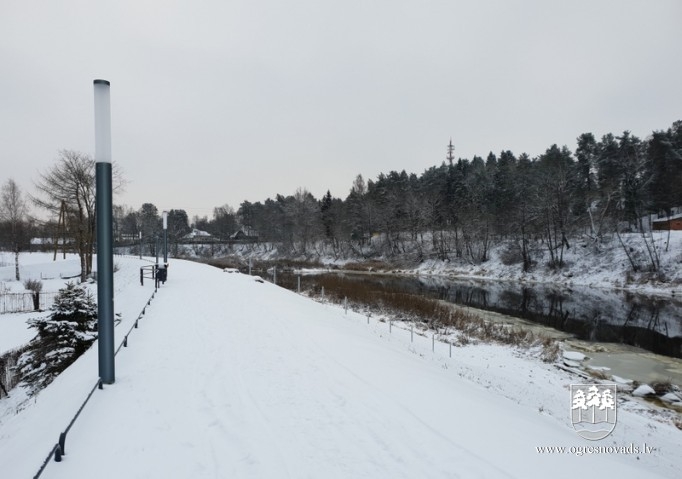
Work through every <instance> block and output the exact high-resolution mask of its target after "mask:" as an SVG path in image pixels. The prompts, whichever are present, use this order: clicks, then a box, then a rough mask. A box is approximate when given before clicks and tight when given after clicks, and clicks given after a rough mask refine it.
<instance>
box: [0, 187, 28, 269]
mask: <svg viewBox="0 0 682 479" xmlns="http://www.w3.org/2000/svg"><path fill="white" fill-rule="evenodd" d="M27 212H28V208H27V206H26V201H25V200H24V198H23V196H22V194H21V190H20V189H19V186H18V185H17V184H16V182H15V181H14V180H13V179H12V178H10V179H9V180H7V183H5V184H4V185H3V187H2V195H1V196H0V221H3V222H5V223H7V224H8V226H9V228H8V232H9V243H10V245H11V247H12V251H13V252H14V265H15V277H16V280H17V281H20V280H21V276H20V274H19V252H20V251H21V244H22V239H23V230H24V227H25V224H26V214H27Z"/></svg>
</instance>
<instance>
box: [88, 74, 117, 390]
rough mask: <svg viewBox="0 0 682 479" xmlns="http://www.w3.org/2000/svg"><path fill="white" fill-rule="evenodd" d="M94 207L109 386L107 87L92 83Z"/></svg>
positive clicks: (104, 377) (100, 339) (101, 344)
mask: <svg viewBox="0 0 682 479" xmlns="http://www.w3.org/2000/svg"><path fill="white" fill-rule="evenodd" d="M93 84H94V89H95V188H96V190H95V193H96V194H95V205H96V208H97V210H96V213H97V332H98V335H97V344H98V348H99V377H100V380H101V381H102V382H103V383H105V384H113V382H114V381H115V371H114V249H113V228H112V202H111V196H112V187H111V99H110V93H109V89H110V83H109V82H108V81H107V80H95V81H94V82H93Z"/></svg>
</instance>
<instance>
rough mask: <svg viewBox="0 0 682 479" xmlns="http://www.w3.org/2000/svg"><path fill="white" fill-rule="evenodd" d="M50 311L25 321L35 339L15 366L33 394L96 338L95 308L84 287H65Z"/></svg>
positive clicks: (90, 296) (76, 357) (71, 285)
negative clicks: (33, 331) (33, 329)
mask: <svg viewBox="0 0 682 479" xmlns="http://www.w3.org/2000/svg"><path fill="white" fill-rule="evenodd" d="M50 309H51V311H52V314H51V315H49V316H46V317H42V318H35V319H30V320H29V321H28V324H29V326H30V327H32V328H35V329H36V330H37V331H38V335H37V336H36V338H35V339H33V340H32V341H31V343H30V345H31V348H30V349H29V350H28V351H27V352H26V353H24V354H23V355H22V356H21V358H20V359H19V362H18V367H19V368H20V370H21V375H22V381H23V382H25V383H26V384H27V385H29V386H30V388H31V393H32V394H35V393H37V392H38V391H40V390H41V389H43V388H44V387H45V386H47V385H48V384H50V383H51V382H52V381H53V380H54V379H55V378H56V377H57V375H59V373H61V372H62V371H64V370H65V369H66V368H67V367H68V366H69V365H71V364H72V363H73V362H74V361H75V360H76V359H78V357H79V356H80V355H81V354H83V353H84V352H85V351H87V349H88V348H89V347H90V345H91V344H92V343H93V342H94V340H95V338H96V337H97V332H96V330H97V304H96V303H95V301H94V299H93V297H92V294H90V293H89V292H88V291H87V290H86V289H85V286H83V285H77V284H75V283H68V284H67V285H66V287H64V288H62V289H60V290H59V294H58V295H57V297H56V298H55V302H54V305H53V306H52V308H50Z"/></svg>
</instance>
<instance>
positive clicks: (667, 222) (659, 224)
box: [651, 213, 682, 231]
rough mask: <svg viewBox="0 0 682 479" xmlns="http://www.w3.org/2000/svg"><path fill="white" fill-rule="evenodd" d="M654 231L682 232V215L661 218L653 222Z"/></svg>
mask: <svg viewBox="0 0 682 479" xmlns="http://www.w3.org/2000/svg"><path fill="white" fill-rule="evenodd" d="M651 228H652V229H653V230H654V231H667V230H671V231H682V213H681V214H678V215H674V216H668V217H667V218H659V219H657V220H653V221H652V222H651Z"/></svg>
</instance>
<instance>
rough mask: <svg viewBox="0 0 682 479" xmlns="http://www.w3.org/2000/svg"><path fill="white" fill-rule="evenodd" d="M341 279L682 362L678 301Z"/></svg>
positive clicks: (507, 286) (307, 282) (309, 283)
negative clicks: (387, 288)
mask: <svg viewBox="0 0 682 479" xmlns="http://www.w3.org/2000/svg"><path fill="white" fill-rule="evenodd" d="M325 276H326V275H324V274H323V275H316V276H304V277H303V278H302V281H303V284H304V287H308V288H310V287H314V284H316V283H318V282H320V281H321V280H323V278H324V277H325ZM344 278H345V279H346V280H348V281H358V282H361V283H362V285H363V288H372V287H381V288H382V289H385V288H386V287H389V288H391V289H392V290H394V291H396V292H408V293H412V294H420V295H424V296H428V297H431V298H436V299H440V300H445V301H449V302H452V303H456V304H461V305H466V306H470V307H473V308H479V309H484V310H489V311H495V312H498V313H501V314H506V315H509V316H515V317H520V318H523V319H527V320H529V321H533V322H535V323H539V324H543V325H545V326H549V327H551V328H554V329H558V330H560V331H565V332H567V333H570V334H573V335H575V336H576V337H577V338H579V339H582V340H586V341H594V342H606V343H621V344H628V345H632V346H637V347H640V348H643V349H646V350H648V351H651V352H654V353H657V354H662V355H665V356H671V357H676V358H682V303H681V302H679V301H677V300H676V299H674V298H670V299H661V298H654V297H650V296H645V295H640V294H634V293H631V292H621V291H607V290H598V289H594V288H587V287H582V288H580V287H572V288H565V289H558V288H557V287H552V286H545V285H532V286H531V285H521V284H513V283H505V282H497V281H463V280H458V281H455V280H449V279H443V278H432V277H426V278H424V277H396V276H373V275H353V274H344Z"/></svg>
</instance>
